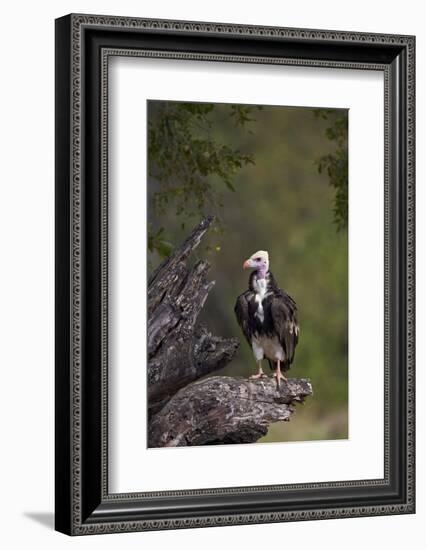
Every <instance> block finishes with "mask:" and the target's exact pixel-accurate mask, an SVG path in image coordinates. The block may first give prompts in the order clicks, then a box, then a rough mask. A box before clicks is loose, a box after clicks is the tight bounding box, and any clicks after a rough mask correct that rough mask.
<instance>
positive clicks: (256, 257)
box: [243, 250, 269, 273]
mask: <svg viewBox="0 0 426 550" xmlns="http://www.w3.org/2000/svg"><path fill="white" fill-rule="evenodd" d="M243 269H256V270H257V271H260V272H263V273H267V272H268V270H269V254H268V253H267V252H266V250H259V251H258V252H255V253H254V254H252V255H251V256H250V258H249V259H248V260H246V261H245V262H244V263H243Z"/></svg>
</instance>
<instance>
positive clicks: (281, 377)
mask: <svg viewBox="0 0 426 550" xmlns="http://www.w3.org/2000/svg"><path fill="white" fill-rule="evenodd" d="M280 363H281V361H280V360H279V359H277V370H276V371H275V374H274V376H276V378H277V386H278V387H280V383H281V380H284V382H287V378H286V377H285V376H284V374H283V373H282V372H281V365H280Z"/></svg>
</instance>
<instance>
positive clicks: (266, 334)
mask: <svg viewBox="0 0 426 550" xmlns="http://www.w3.org/2000/svg"><path fill="white" fill-rule="evenodd" d="M243 268H244V269H253V272H252V273H251V274H250V278H249V288H248V290H246V291H245V292H243V294H241V295H240V296H238V298H237V302H236V304H235V315H236V316H237V321H238V324H239V325H240V327H241V330H242V331H243V333H244V336H245V337H246V340H247V342H248V343H249V346H250V347H251V349H252V350H253V354H254V357H255V359H256V362H257V364H258V367H259V370H258V373H257V374H255V375H253V376H252V377H251V378H260V377H261V376H266V375H265V374H264V372H263V370H262V360H263V359H267V360H268V361H269V366H270V367H271V369H272V370H275V374H274V375H275V376H276V378H277V384H278V386H279V385H280V380H286V378H285V376H284V375H283V374H282V372H283V371H284V372H285V371H287V370H288V369H289V368H290V365H291V364H292V362H293V359H294V352H295V349H296V345H297V342H298V340H299V325H298V322H297V308H296V303H295V301H294V300H293V298H291V296H289V295H288V294H287V293H286V292H284V291H283V290H281V289H280V288H278V285H277V283H276V281H275V279H274V276H273V275H272V273H271V272H270V271H269V255H268V253H267V252H266V251H264V250H259V252H256V253H255V254H253V255H252V256H251V257H250V258H249V259H248V260H246V261H245V262H244V264H243Z"/></svg>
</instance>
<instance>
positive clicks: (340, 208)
mask: <svg viewBox="0 0 426 550" xmlns="http://www.w3.org/2000/svg"><path fill="white" fill-rule="evenodd" d="M336 113H339V111H336V110H335V109H315V110H314V114H315V116H316V117H317V118H320V119H323V120H327V121H329V122H330V123H331V125H330V126H329V127H328V128H327V129H326V130H325V135H326V136H327V138H328V139H329V140H330V141H332V142H334V143H335V145H336V147H335V150H334V151H333V152H332V153H329V154H328V155H323V156H322V157H320V158H319V159H318V160H317V161H316V162H315V164H316V165H317V167H318V172H319V173H320V174H321V173H323V172H325V173H327V175H328V177H329V180H330V185H331V186H332V187H333V188H334V189H335V197H334V207H333V212H334V222H335V224H336V226H337V229H338V230H343V229H345V228H347V226H348V117H347V113H346V111H344V112H342V114H340V113H339V114H337V115H336Z"/></svg>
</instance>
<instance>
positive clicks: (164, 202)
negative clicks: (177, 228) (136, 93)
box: [148, 101, 256, 257]
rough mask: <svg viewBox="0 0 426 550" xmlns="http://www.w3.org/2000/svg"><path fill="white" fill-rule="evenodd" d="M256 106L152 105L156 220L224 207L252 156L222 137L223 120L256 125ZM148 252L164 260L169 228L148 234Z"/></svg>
mask: <svg viewBox="0 0 426 550" xmlns="http://www.w3.org/2000/svg"><path fill="white" fill-rule="evenodd" d="M255 108H256V107H251V106H245V105H220V104H212V103H178V102H168V101H153V102H150V104H149V122H148V176H149V178H150V179H151V181H153V182H154V183H155V191H154V193H153V195H152V197H151V200H152V204H153V208H154V214H155V216H156V217H158V216H161V215H162V214H165V213H166V212H167V213H168V214H171V211H172V212H173V213H174V215H175V216H176V217H178V218H179V217H180V218H181V219H182V220H183V221H182V227H184V224H185V221H186V220H187V219H190V218H195V217H200V216H202V215H204V214H205V213H206V212H209V213H215V214H216V216H217V217H218V218H219V219H220V217H219V216H218V210H219V209H220V208H221V207H223V204H224V193H226V192H235V191H236V188H235V183H234V179H235V176H236V175H237V174H238V172H239V171H240V170H241V169H242V168H243V167H245V166H247V165H250V164H254V158H253V155H251V154H249V153H244V152H242V151H240V150H239V149H237V148H234V147H231V146H230V145H228V144H227V143H226V142H225V140H224V139H220V135H218V132H217V128H216V127H215V126H216V123H217V121H218V120H220V121H221V122H225V123H226V124H228V125H229V126H232V127H233V128H234V129H235V128H238V127H239V128H244V127H245V126H246V125H248V124H249V123H251V122H254V118H253V117H252V112H253V110H254V109H255ZM222 126H223V124H222ZM148 247H149V250H150V251H152V252H153V251H155V252H157V253H158V254H159V255H160V256H162V257H164V256H168V255H169V254H170V252H171V250H172V245H171V243H170V239H169V237H167V236H166V235H165V230H164V228H162V227H161V228H159V229H154V228H153V227H152V226H151V227H150V228H149V231H148Z"/></svg>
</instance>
